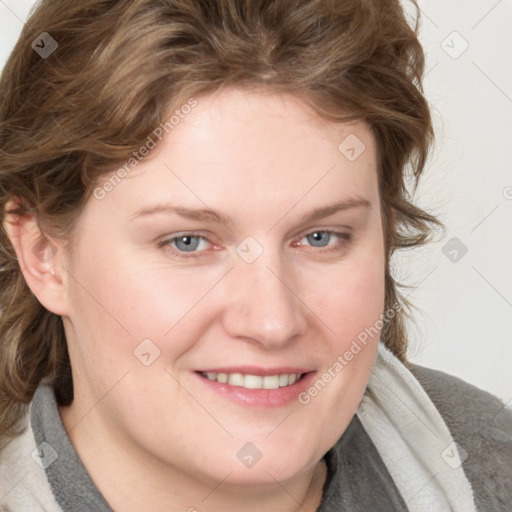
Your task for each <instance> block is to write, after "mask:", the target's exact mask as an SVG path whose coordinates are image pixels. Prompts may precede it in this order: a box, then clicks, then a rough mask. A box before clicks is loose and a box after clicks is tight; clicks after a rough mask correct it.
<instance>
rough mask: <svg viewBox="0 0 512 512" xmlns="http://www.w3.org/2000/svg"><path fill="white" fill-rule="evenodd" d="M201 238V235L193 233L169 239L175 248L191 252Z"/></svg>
mask: <svg viewBox="0 0 512 512" xmlns="http://www.w3.org/2000/svg"><path fill="white" fill-rule="evenodd" d="M201 240H204V238H203V237H202V236H195V235H184V236H180V237H176V238H173V239H171V240H170V242H175V243H176V248H177V249H178V250H179V251H183V252H193V251H195V250H196V249H197V247H198V246H199V244H200V242H201Z"/></svg>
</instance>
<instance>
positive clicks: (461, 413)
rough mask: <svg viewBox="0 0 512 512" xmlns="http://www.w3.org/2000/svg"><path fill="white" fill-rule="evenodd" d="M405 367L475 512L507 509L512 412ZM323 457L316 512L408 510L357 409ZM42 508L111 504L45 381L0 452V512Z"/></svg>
mask: <svg viewBox="0 0 512 512" xmlns="http://www.w3.org/2000/svg"><path fill="white" fill-rule="evenodd" d="M407 367H408V368H409V369H410V370H411V372H412V373H413V375H414V376H415V377H416V379H417V380H418V381H419V382H420V384H421V385H422V386H423V388H424V389H425V391H426V392H427V393H428V395H429V396H430V398H431V400H432V401H433V402H434V404H435V406H436V407H437V408H438V410H439V412H440V413H441V415H442V417H443V419H444V421H445V422H446V424H447V426H448V428H449V429H450V432H451V434H452V436H453V438H454V441H455V442H457V443H458V444H459V445H460V446H462V447H463V448H464V449H465V451H466V452H467V453H468V457H467V459H466V460H465V461H464V463H463V469H464V472H465V474H466V476H467V478H468V480H469V481H470V483H471V486H472V488H473V493H474V498H475V503H476V506H477V509H478V511H482V512H510V511H511V510H512V411H510V410H508V409H505V406H504V404H503V403H502V402H501V401H500V400H498V399H497V398H495V397H494V396H492V395H491V394H489V393H486V392H484V391H482V390H480V389H478V388H476V387H474V386H472V385H470V384H468V383H466V382H464V381H462V380H460V379H458V378H456V377H453V376H450V375H447V374H445V373H443V372H439V371H435V370H431V369H427V368H423V367H420V366H417V365H412V364H408V365H407ZM36 447H39V450H36ZM325 461H326V463H327V468H328V474H327V480H326V482H325V485H324V491H323V498H322V503H321V505H320V506H319V508H318V509H317V510H318V511H319V512H342V511H351V512H359V511H361V512H363V511H364V512H368V511H378V512H387V511H390V512H391V511H407V510H408V508H407V504H406V503H405V502H404V500H403V498H402V496H401V495H400V492H399V490H398V489H397V487H396V485H395V483H394V482H393V479H392V478H391V476H390V474H389V472H388V470H387V469H386V466H385V465H384V463H383V461H382V459H381V457H380V455H379V453H378V451H377V449H376V448H375V446H374V444H373V442H372V441H371V439H370V437H369V436H368V434H367V433H366V431H365V429H364V428H363V426H362V424H361V422H360V421H359V419H358V417H357V415H356V416H354V418H353V419H352V421H351V423H350V424H349V426H348V428H347V429H346V431H345V432H344V433H343V435H342V436H341V438H340V439H339V441H338V442H337V443H336V445H335V446H334V447H333V448H332V449H331V450H329V452H328V453H327V454H326V455H325ZM36 462H37V464H36ZM43 510H44V511H46V512H59V511H62V510H63V511H65V512H68V511H70V512H77V511H78V512H79V511H84V512H85V511H87V512H89V511H95V512H107V511H108V512H110V511H111V510H112V509H111V508H110V507H109V505H108V503H107V502H106V501H105V499H104V498H103V496H102V495H101V494H100V492H99V491H98V489H97V488H96V486H95V485H94V483H93V481H92V480H91V478H90V476H89V475H88V474H87V471H86V470H85V468H84V466H83V465H82V463H81V461H80V459H79V458H78V455H77V454H76V452H75V450H74V448H73V446H72V445H71V442H70V441H69V438H68V437H67V435H66V432H65V430H64V427H63V425H62V423H61V421H60V416H59V412H58V408H57V404H56V402H55V397H54V395H53V392H52V390H51V388H49V387H47V386H41V387H39V388H38V390H37V392H36V394H35V396H34V400H33V402H32V406H31V411H30V424H29V427H28V429H27V432H26V433H25V434H24V435H23V436H21V437H20V438H18V439H16V440H15V441H14V442H13V443H11V444H10V445H8V446H7V448H6V449H5V450H4V451H3V452H2V453H0V512H40V511H43Z"/></svg>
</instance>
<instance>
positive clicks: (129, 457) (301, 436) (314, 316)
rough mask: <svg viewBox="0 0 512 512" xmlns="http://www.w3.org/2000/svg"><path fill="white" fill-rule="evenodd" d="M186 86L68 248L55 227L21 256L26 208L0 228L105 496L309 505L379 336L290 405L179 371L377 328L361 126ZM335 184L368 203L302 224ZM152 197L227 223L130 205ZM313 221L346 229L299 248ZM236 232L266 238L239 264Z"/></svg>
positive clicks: (378, 269) (371, 178)
mask: <svg viewBox="0 0 512 512" xmlns="http://www.w3.org/2000/svg"><path fill="white" fill-rule="evenodd" d="M197 100H198V105H197V107H196V108H194V109H193V111H192V112H191V113H190V114H189V115H188V116H186V117H185V118H184V119H182V120H181V121H180V124H179V125H178V126H176V127H175V129H174V130H173V131H172V132H171V135H170V136H167V137H166V138H164V139H163V140H162V142H161V143H160V144H159V146H158V147H157V148H156V149H154V150H153V151H152V152H151V154H150V155H149V156H148V157H146V158H145V159H144V161H143V162H142V163H140V164H139V165H138V166H137V167H136V168H135V169H134V170H133V171H132V172H131V173H130V174H129V175H128V176H127V177H126V178H125V179H123V180H122V182H121V183H119V184H118V185H117V186H116V187H114V189H113V190H112V191H110V192H109V193H108V194H106V196H105V197H104V199H102V200H98V199H96V198H94V197H92V198H91V199H90V200H89V202H88V204H87V207H86V209H85V211H84V212H83V214H82V215H81V216H80V218H79V222H78V225H77V232H76V239H75V244H74V253H73V255H72V256H71V255H70V254H69V253H67V252H66V250H65V246H64V245H63V243H62V242H61V241H59V240H52V241H51V242H52V244H53V246H54V248H55V249H56V250H55V252H54V254H53V257H50V258H48V257H45V258H37V257H36V255H35V252H34V251H33V247H34V246H35V245H36V244H39V245H38V248H39V250H41V247H42V246H41V244H42V243H44V241H45V240H46V239H45V238H43V235H42V234H41V232H40V231H39V228H38V226H37V219H34V218H31V217H27V218H23V219H17V220H16V221H15V220H12V222H11V223H9V225H8V226H7V229H8V232H9V236H10V238H11V240H12V241H13V244H14V245H15V247H16V250H17V253H18V257H19V258H20V263H21V264H22V268H23V269H24V275H25V278H26V280H27V283H28V284H29V286H30V287H31V289H32V291H33V292H34V293H35V294H36V296H37V297H38V299H39V300H40V301H41V303H42V304H43V305H44V306H45V307H46V308H48V309H49V310H50V311H53V312H54V313H56V314H59V315H61V316H62V317H63V321H64V325H65V330H66V336H67V339H68V345H69V351H70V357H71V362H72V367H73V379H74V387H75V399H74V401H73V403H72V405H71V406H69V407H66V408H61V410H60V412H61V417H62V420H63V423H64V426H65V428H66V430H67V431H68V434H69V437H70V439H71V441H72V443H73V445H74V446H75V448H76V450H77V452H78V454H79V456H80V457H81V459H82V461H83V462H84V465H85V466H86V468H87V470H88V471H89V473H90V474H91V476H92V478H93V480H94V481H95V483H96V485H97V486H98V488H99V490H100V491H101V492H102V494H103V495H104V496H105V498H106V499H107V500H108V501H109V503H110V504H111V506H112V507H113V508H114V509H115V510H123V511H132V510H134V511H135V510H142V509H145V510H176V511H186V510H190V511H192V510H194V509H196V510H198V511H214V510H217V511H218V510H225V511H230V510H233V511H234V510H242V509H243V510H246V511H256V510H267V511H268V512H271V511H274V510H275V511H277V510H279V512H283V511H294V510H299V509H300V510H302V508H301V506H302V507H304V508H305V509H306V510H314V509H315V508H316V507H317V506H318V504H319V502H320V498H321V492H322V485H323V483H324V481H325V476H326V472H325V465H324V464H323V462H321V459H322V457H323V455H324V454H325V453H326V452H327V451H328V450H329V449H330V448H331V447H332V446H333V445H334V444H335V443H336V441H337V440H338V439H339V437H340V436H341V434H342V433H343V432H344V430H345V429H346V427H347V425H348V423H349V422H350V420H351V418H352V417H353V415H354V413H355V411H356V408H357V406H358V404H359V402H360V400H361V397H362V395H363V393H364V390H365V387H366V384H367V382H368V379H369V377H370V374H371V369H372V367H373V365H374V362H375V358H376V353H377V343H378V339H377V337H374V338H373V339H372V340H371V341H370V342H369V343H368V345H367V346H366V347H365V348H364V349H363V350H361V352H359V353H358V354H357V355H356V356H354V358H353V359H352V360H351V361H350V363H349V364H348V365H347V366H346V367H345V368H343V370H342V371H341V372H339V373H338V374H337V375H336V377H335V378H334V379H332V381H331V382H330V383H329V384H328V385H327V386H325V388H324V389H323V390H322V391H321V392H320V393H318V395H317V396H316V397H314V398H312V399H311V401H310V402H309V403H308V404H307V405H302V404H301V403H299V402H298V400H297V399H294V400H292V401H291V402H290V403H288V404H286V405H284V406H281V407H259V406H258V407H250V406H249V407H248V406H243V405H240V404H239V403H235V402H233V401H231V400H229V399H227V398H226V397H224V396H220V395H219V394H217V393H216V392H214V391H212V390H211V389H210V388H209V387H208V386H207V385H206V384H205V383H204V382H203V380H202V379H200V378H198V376H197V374H195V370H197V369H203V368H205V367H208V368H215V367H221V366H240V365H253V366H257V367H261V368H269V367H271V368H275V367H277V366H294V367H296V366H297V367H303V368H307V369H308V370H312V371H313V370H314V371H316V372H317V375H318V376H319V375H321V374H322V372H323V371H325V370H326V369H327V368H329V367H331V366H332V364H333V363H334V362H335V361H336V358H337V356H339V355H340V354H343V353H345V351H346V350H348V349H349V347H350V344H351V342H352V341H353V340H354V339H356V337H357V335H358V334H359V333H360V332H362V331H364V329H365V328H367V327H368V326H372V325H374V324H375V322H376V320H377V319H378V318H379V315H380V314H381V313H382V312H383V309H384V265H385V260H384V241H383V233H382V219H381V213H380V211H381V209H380V199H379V192H378V179H377V171H376V167H377V163H376V162H377V159H376V149H375V141H374V139H373V136H372V134H371V132H370V130H369V128H368V127H367V126H366V125H365V124H364V123H362V122H360V123H355V124H351V125H347V124H342V123H339V124H333V123H328V122H326V121H325V120H323V119H321V118H319V117H318V116H317V115H316V114H315V113H314V112H312V111H311V110H310V109H309V108H308V107H306V106H305V105H304V104H303V103H301V102H300V101H299V100H298V99H297V98H295V97H293V96H291V95H285V94H282V95H281V94H280V95H278V94H275V93H265V92H256V91H252V92H249V91H247V90H246V91H242V90H240V89H225V90H223V91H222V92H220V93H214V94H208V95H205V96H200V97H198V98H197ZM349 134H355V135H356V136H357V137H358V138H359V139H360V140H361V141H363V142H364V144H365V146H366V150H365V151H364V152H363V153H362V154H361V155H360V156H359V158H357V159H356V160H355V161H353V162H351V161H349V160H348V159H347V158H346V157H345V156H344V155H343V154H342V153H341V152H340V151H339V150H338V145H339V144H340V143H341V142H342V141H343V140H344V139H345V137H347V135H349ZM349 198H352V199H353V198H359V199H365V200H366V201H368V203H369V206H368V207H364V206H359V207H352V208H347V209H345V210H342V211H339V212H337V213H335V214H333V215H331V216H328V217H324V218H321V219H317V220H314V221H311V222H307V223H304V222H302V221H301V218H302V217H303V216H304V215H305V214H307V213H309V212H311V211H312V210H313V209H315V208H318V207H323V206H327V205H330V204H333V203H337V202H339V201H343V200H346V199H349ZM155 203H166V204H172V205H178V204H179V205H180V206H185V207H189V208H206V207H209V208H213V209H215V210H218V211H221V212H223V213H224V214H225V215H229V216H230V217H232V219H233V224H232V225H229V226H227V225H226V224H223V223H212V222H205V221H196V220H190V219H185V218H183V217H181V216H178V215H176V214H169V213H159V214H155V215H152V216H145V217H141V218H137V219H135V220H130V217H132V216H133V215H134V212H136V211H137V210H138V209H140V208H144V207H148V206H150V205H153V204H155ZM322 230H323V231H329V230H331V231H339V232H342V233H350V234H351V235H352V238H351V240H350V241H348V242H347V241H345V243H343V239H342V238H338V237H337V236H336V235H331V237H330V238H329V236H328V235H327V236H325V238H324V239H323V243H325V244H326V245H325V246H321V245H320V246H315V245H314V244H315V240H314V239H313V240H311V237H307V236H306V235H308V234H311V233H314V232H318V231H322ZM183 233H191V234H195V235H200V236H204V237H205V238H206V240H202V241H201V242H200V244H199V246H198V248H197V249H196V252H195V253H193V254H196V255H197V254H199V256H198V257H191V256H190V254H191V253H187V252H185V253H184V252H183V251H182V252H181V254H182V255H183V254H184V257H181V258H180V257H178V254H180V251H179V249H178V248H177V246H176V243H175V242H174V243H172V242H169V243H168V244H167V245H164V246H162V245H161V244H160V245H159V242H161V241H164V240H170V239H172V237H176V236H178V235H182V234H183ZM248 236H251V237H252V238H253V239H254V240H256V241H257V243H258V244H259V245H260V246H261V248H262V249H263V252H262V254H261V255H260V256H259V257H258V258H257V259H256V260H255V261H253V262H252V263H248V262H247V261H245V260H244V259H243V258H242V257H241V256H240V255H239V253H237V247H239V245H240V244H241V242H242V241H244V239H246V237H248ZM326 240H327V241H326ZM196 241H197V240H196ZM317 243H318V242H317ZM49 247H50V246H49ZM179 247H183V246H182V245H181V246H179ZM251 250H253V249H251ZM144 339H150V340H152V343H153V344H154V345H155V346H156V347H158V349H159V350H160V355H159V357H158V358H157V359H156V360H155V361H154V362H153V363H152V364H151V365H150V366H145V365H144V364H142V363H141V362H140V361H139V360H138V359H137V358H136V357H135V356H134V350H136V348H137V347H138V346H139V344H140V343H141V341H142V340H144ZM151 346H152V345H151ZM151 350H153V349H151ZM249 442H250V443H252V444H253V445H255V446H256V447H257V448H258V450H259V451H260V452H261V454H262V458H261V459H260V460H259V461H258V462H257V463H256V464H255V465H254V466H253V467H252V468H247V467H246V466H245V465H244V464H242V463H241V462H240V460H239V459H238V458H237V453H238V452H239V450H240V449H241V448H242V447H243V446H244V445H245V444H246V443H249ZM301 504H302V505H301Z"/></svg>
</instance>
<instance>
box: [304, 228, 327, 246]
mask: <svg viewBox="0 0 512 512" xmlns="http://www.w3.org/2000/svg"><path fill="white" fill-rule="evenodd" d="M330 236H331V235H330V233H327V231H316V232H315V233H311V234H309V235H308V236H307V239H308V242H309V243H311V245H313V246H314V247H325V246H326V245H328V244H329V240H330ZM322 237H323V238H322ZM318 242H320V243H319V244H318Z"/></svg>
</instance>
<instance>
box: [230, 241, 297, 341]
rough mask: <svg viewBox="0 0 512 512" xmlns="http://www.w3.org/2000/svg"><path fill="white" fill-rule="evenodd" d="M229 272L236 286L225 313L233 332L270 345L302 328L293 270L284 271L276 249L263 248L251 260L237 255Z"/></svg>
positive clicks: (283, 265) (283, 264)
mask: <svg viewBox="0 0 512 512" xmlns="http://www.w3.org/2000/svg"><path fill="white" fill-rule="evenodd" d="M232 274H233V275H232V279H233V280H234V281H235V287H236V288H235V291H234V293H233V295H232V297H231V300H230V303H229V311H227V312H226V316H225V319H226V329H227V331H228V332H229V333H230V334H231V335H232V336H235V337H244V338H251V339H252V340H254V341H256V342H259V343H261V344H263V345H265V346H267V347H269V348H270V347H279V346H282V345H283V344H285V343H287V342H288V341H289V340H290V339H291V338H293V337H294V336H296V335H297V334H300V333H302V332H304V330H305V325H306V319H305V317H304V315H303V311H302V309H301V302H300V301H299V300H298V299H297V297H296V296H295V294H294V293H293V291H292V290H293V285H294V283H293V273H292V272H287V269H286V265H285V263H284V262H283V261H282V258H281V255H280V254H279V251H278V250H275V251H271V250H269V249H266V250H265V251H263V252H262V254H261V255H260V256H259V257H258V258H257V259H255V260H254V261H252V262H251V263H248V262H247V261H245V260H244V259H243V257H240V258H237V261H236V264H235V269H234V272H233V273H232Z"/></svg>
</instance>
